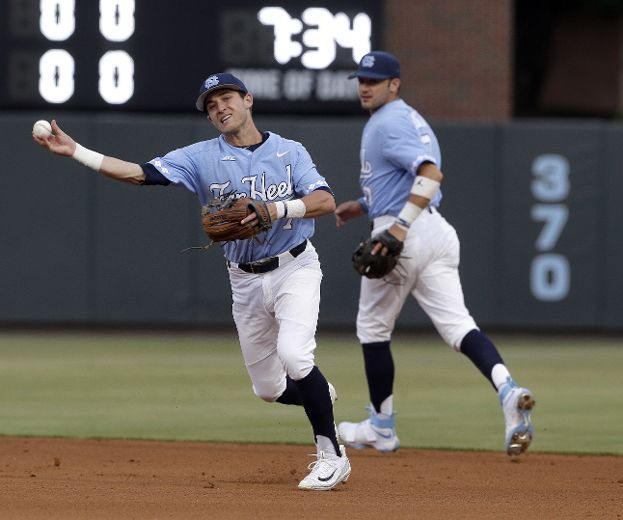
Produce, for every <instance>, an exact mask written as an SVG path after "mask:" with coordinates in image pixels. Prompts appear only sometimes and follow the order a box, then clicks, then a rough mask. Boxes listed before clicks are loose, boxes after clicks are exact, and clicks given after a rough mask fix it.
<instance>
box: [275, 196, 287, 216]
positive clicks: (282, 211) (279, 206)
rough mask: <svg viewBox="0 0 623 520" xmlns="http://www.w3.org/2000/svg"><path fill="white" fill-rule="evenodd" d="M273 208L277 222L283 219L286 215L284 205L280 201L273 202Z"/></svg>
mask: <svg viewBox="0 0 623 520" xmlns="http://www.w3.org/2000/svg"><path fill="white" fill-rule="evenodd" d="M275 207H276V208H277V217H276V218H277V220H278V219H280V218H283V216H284V215H285V214H286V203H285V202H284V201H282V200H279V201H277V202H275Z"/></svg>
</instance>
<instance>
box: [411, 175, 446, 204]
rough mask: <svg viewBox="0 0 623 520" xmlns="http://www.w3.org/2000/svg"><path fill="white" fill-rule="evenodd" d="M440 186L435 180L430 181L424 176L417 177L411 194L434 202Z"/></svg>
mask: <svg viewBox="0 0 623 520" xmlns="http://www.w3.org/2000/svg"><path fill="white" fill-rule="evenodd" d="M439 186H440V184H439V182H437V181H435V180H433V179H429V178H428V177H424V176H422V175H416V176H415V180H414V181H413V186H411V194H412V195H418V196H420V197H424V198H425V199H428V200H433V198H434V197H435V195H436V194H437V191H438V190H439Z"/></svg>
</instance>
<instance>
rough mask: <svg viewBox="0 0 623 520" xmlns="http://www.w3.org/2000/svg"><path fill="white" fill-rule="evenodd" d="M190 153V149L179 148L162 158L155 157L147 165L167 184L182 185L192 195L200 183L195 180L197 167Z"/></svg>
mask: <svg viewBox="0 0 623 520" xmlns="http://www.w3.org/2000/svg"><path fill="white" fill-rule="evenodd" d="M191 152H192V148H191V147H186V148H179V149H177V150H173V151H172V152H169V153H168V154H166V155H165V156H164V157H156V158H154V159H152V160H151V161H149V162H148V163H147V164H148V165H150V166H151V167H152V168H153V169H154V170H155V171H156V172H157V173H158V174H160V175H161V176H162V177H164V178H165V179H167V180H168V181H169V183H171V184H176V185H182V186H184V187H185V188H187V189H188V190H189V191H191V192H192V193H197V192H198V188H199V185H200V182H199V179H198V178H197V166H196V164H195V162H194V160H193V156H192V153H191ZM143 171H145V169H143Z"/></svg>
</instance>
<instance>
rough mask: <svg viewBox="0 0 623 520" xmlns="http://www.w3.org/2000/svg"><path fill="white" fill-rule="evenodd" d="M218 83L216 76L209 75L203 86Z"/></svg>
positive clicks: (210, 86) (214, 85) (208, 86)
mask: <svg viewBox="0 0 623 520" xmlns="http://www.w3.org/2000/svg"><path fill="white" fill-rule="evenodd" d="M216 85H218V76H210V77H209V78H208V79H206V80H205V83H204V84H203V86H204V88H206V89H209V88H212V87H216Z"/></svg>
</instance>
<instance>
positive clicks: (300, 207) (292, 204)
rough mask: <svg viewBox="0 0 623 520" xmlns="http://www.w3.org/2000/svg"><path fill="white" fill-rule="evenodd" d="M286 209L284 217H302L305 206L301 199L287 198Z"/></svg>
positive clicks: (305, 209)
mask: <svg viewBox="0 0 623 520" xmlns="http://www.w3.org/2000/svg"><path fill="white" fill-rule="evenodd" d="M285 206H286V211H285V215H284V218H303V217H304V216H305V212H306V211H307V208H306V207H305V203H304V202H303V201H302V200H301V199H294V200H288V201H286V203H285Z"/></svg>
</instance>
